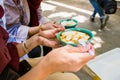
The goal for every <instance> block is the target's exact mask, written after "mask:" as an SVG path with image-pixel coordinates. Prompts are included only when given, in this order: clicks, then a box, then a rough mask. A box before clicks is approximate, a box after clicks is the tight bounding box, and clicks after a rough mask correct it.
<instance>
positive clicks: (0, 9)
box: [0, 5, 4, 18]
mask: <svg viewBox="0 0 120 80" xmlns="http://www.w3.org/2000/svg"><path fill="white" fill-rule="evenodd" d="M3 15H4V10H3V8H2V6H1V5H0V18H2V16H3Z"/></svg>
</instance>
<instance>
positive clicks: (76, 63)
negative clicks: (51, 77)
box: [39, 44, 95, 73]
mask: <svg viewBox="0 0 120 80" xmlns="http://www.w3.org/2000/svg"><path fill="white" fill-rule="evenodd" d="M87 46H88V49H85V48H83V47H81V46H78V47H72V46H70V45H66V46H64V47H60V48H57V49H54V50H52V51H51V52H50V53H48V54H47V55H46V56H45V57H44V59H43V60H42V61H41V63H39V64H40V65H43V66H44V68H47V70H50V71H51V73H54V72H60V71H62V72H65V71H72V72H76V71H78V70H80V69H81V68H82V67H83V66H84V65H85V64H86V63H87V62H88V61H89V60H91V59H93V58H94V57H95V52H94V48H93V47H92V45H91V44H88V45H87ZM90 49H91V50H93V52H94V55H90V54H89V52H88V51H89V50H90Z"/></svg>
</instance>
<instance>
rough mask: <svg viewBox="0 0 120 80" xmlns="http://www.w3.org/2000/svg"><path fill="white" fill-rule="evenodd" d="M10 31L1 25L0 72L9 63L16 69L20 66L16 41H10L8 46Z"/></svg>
mask: <svg viewBox="0 0 120 80" xmlns="http://www.w3.org/2000/svg"><path fill="white" fill-rule="evenodd" d="M8 37H9V36H8V33H7V32H6V30H4V29H3V28H2V27H1V26H0V73H2V71H3V70H4V68H5V67H6V66H7V65H8V64H9V65H8V66H9V67H11V68H12V69H14V70H15V71H18V68H19V56H18V52H17V48H16V43H9V44H8V45H7V46H6V42H7V40H8Z"/></svg>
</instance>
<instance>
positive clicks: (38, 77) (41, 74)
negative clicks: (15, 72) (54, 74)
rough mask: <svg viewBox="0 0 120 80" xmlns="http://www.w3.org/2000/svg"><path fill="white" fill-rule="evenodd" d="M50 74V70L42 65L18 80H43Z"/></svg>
mask: <svg viewBox="0 0 120 80" xmlns="http://www.w3.org/2000/svg"><path fill="white" fill-rule="evenodd" d="M50 74H51V69H50V68H49V67H48V66H46V67H45V66H44V64H43V63H42V64H38V65H37V66H35V67H34V68H32V69H31V70H30V71H29V72H28V73H26V74H25V75H24V76H22V77H20V78H19V79H18V80H45V79H46V78H47V77H48V76H49V75H50Z"/></svg>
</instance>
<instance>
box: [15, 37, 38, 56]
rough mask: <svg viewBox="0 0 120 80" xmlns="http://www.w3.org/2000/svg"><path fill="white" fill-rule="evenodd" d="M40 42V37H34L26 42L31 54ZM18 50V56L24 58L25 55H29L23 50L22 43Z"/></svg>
mask: <svg viewBox="0 0 120 80" xmlns="http://www.w3.org/2000/svg"><path fill="white" fill-rule="evenodd" d="M37 41H38V37H32V38H30V39H28V40H26V43H25V46H26V50H27V51H28V52H29V51H31V50H32V49H33V48H34V47H36V46H38V45H39V43H38V42H37ZM17 49H18V54H19V57H22V56H24V55H25V54H27V53H26V52H25V50H24V48H23V43H20V44H18V45H17Z"/></svg>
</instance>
